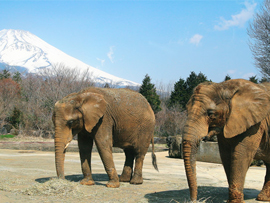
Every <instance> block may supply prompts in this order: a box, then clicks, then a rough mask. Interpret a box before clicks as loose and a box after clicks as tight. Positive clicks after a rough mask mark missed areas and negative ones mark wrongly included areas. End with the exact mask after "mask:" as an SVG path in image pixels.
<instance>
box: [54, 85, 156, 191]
mask: <svg viewBox="0 0 270 203" xmlns="http://www.w3.org/2000/svg"><path fill="white" fill-rule="evenodd" d="M52 120H53V123H54V127H55V139H54V141H55V165H56V172H57V176H58V177H59V178H62V179H64V178H65V177H64V159H65V152H66V148H67V146H68V144H69V143H70V142H71V141H72V139H73V137H74V136H75V135H78V147H79V154H80V160H81V169H82V173H83V179H82V180H81V181H80V183H81V184H83V185H94V184H95V182H94V180H93V178H92V171H91V153H92V147H93V142H95V145H96V147H97V150H98V153H99V155H100V157H101V160H102V162H103V165H104V168H105V171H106V172H107V174H108V176H109V181H108V183H107V184H106V186H107V187H111V188H118V187H119V186H120V183H119V181H120V182H130V183H131V184H142V183H143V178H142V167H143V161H144V157H145V154H146V153H147V151H148V148H149V145H150V142H152V164H153V166H154V168H155V169H156V170H158V167H157V162H156V156H155V154H154V127H155V115H154V112H153V110H152V108H151V106H150V104H149V103H148V102H147V100H146V99H145V97H144V96H142V95H141V94H140V93H138V92H136V91H133V90H130V89H125V88H119V89H111V88H97V87H90V88H87V89H84V90H81V91H80V92H77V93H72V94H70V95H68V96H66V97H64V98H63V99H61V100H59V101H57V102H56V103H55V106H54V110H53V116H52ZM112 147H119V148H122V149H123V150H124V153H125V163H124V168H123V171H122V174H121V176H120V177H118V175H117V172H116V169H115V165H114V162H113V156H112ZM134 160H135V166H134V170H133V165H134Z"/></svg>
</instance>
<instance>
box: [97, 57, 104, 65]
mask: <svg viewBox="0 0 270 203" xmlns="http://www.w3.org/2000/svg"><path fill="white" fill-rule="evenodd" d="M97 60H98V61H100V63H101V66H103V64H104V62H105V60H104V59H100V58H97Z"/></svg>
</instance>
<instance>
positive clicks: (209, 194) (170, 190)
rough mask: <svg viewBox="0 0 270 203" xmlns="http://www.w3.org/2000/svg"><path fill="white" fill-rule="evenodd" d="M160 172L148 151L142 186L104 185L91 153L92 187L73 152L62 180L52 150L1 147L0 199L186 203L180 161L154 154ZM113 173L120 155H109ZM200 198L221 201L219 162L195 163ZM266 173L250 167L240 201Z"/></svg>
mask: <svg viewBox="0 0 270 203" xmlns="http://www.w3.org/2000/svg"><path fill="white" fill-rule="evenodd" d="M156 155H157V161H158V167H159V172H157V171H155V170H154V168H153V167H152V165H151V153H147V155H146V158H145V161H144V168H143V177H144V183H143V184H142V185H131V184H129V183H121V186H120V188H117V189H112V188H107V187H106V186H105V184H106V183H107V181H108V177H107V174H106V173H105V171H104V168H103V165H102V163H101V160H100V157H99V155H98V153H93V158H92V170H93V178H94V180H95V181H96V185H94V186H83V185H80V184H79V181H80V180H81V179H82V174H81V168H80V161H79V154H78V152H67V153H66V159H65V174H66V180H59V179H56V172H55V165H54V153H53V152H45V151H35V150H11V149H0V203H9V202H30V203H34V202H35V203H36V202H40V203H41V202H125V203H129V202H130V203H133V202H151V203H156V202H162V203H163V202H168V203H169V202H171V203H175V202H181V203H182V202H188V200H189V190H188V186H187V181H186V176H185V171H184V166H183V160H182V159H173V158H168V152H167V151H163V152H157V153H156ZM114 162H115V165H116V169H117V172H118V174H121V171H122V168H123V164H124V154H123V153H114ZM197 175H198V176H197V178H198V186H199V190H198V193H199V197H198V198H199V199H200V200H201V202H213V203H219V202H226V199H227V196H228V194H227V192H228V189H227V182H226V177H225V173H224V170H223V167H222V165H220V164H211V163H203V162H197ZM264 175H265V168H264V167H252V168H250V169H249V171H248V174H247V177H246V183H245V190H244V194H245V202H246V203H248V202H257V201H256V200H255V198H256V196H257V194H258V193H259V191H260V189H261V187H262V184H263V180H264Z"/></svg>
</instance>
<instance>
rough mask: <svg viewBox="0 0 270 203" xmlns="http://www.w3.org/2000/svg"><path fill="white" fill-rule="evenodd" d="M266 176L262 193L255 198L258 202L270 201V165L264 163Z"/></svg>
mask: <svg viewBox="0 0 270 203" xmlns="http://www.w3.org/2000/svg"><path fill="white" fill-rule="evenodd" d="M265 166H266V175H265V180H264V185H263V188H262V191H261V192H260V194H259V195H258V197H257V200H259V201H270V163H266V162H265Z"/></svg>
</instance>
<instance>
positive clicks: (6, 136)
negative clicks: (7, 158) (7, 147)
mask: <svg viewBox="0 0 270 203" xmlns="http://www.w3.org/2000/svg"><path fill="white" fill-rule="evenodd" d="M13 137H15V135H9V134H8V135H0V139H4V138H13Z"/></svg>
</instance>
